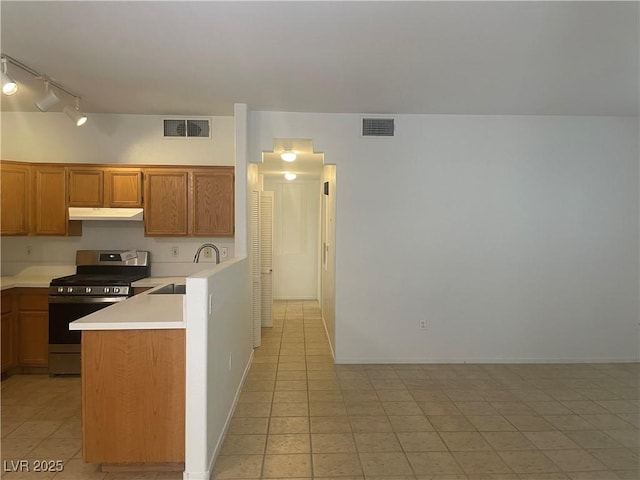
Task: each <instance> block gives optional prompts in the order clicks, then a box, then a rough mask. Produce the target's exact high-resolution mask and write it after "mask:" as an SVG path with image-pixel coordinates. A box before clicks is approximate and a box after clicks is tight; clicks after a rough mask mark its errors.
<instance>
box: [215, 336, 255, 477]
mask: <svg viewBox="0 0 640 480" xmlns="http://www.w3.org/2000/svg"><path fill="white" fill-rule="evenodd" d="M253 352H254V350H253V349H251V355H249V360H248V362H247V366H246V367H245V368H244V372H243V373H242V378H241V379H240V384H239V385H238V388H237V389H236V394H235V396H234V397H233V403H232V405H231V410H229V414H228V415H227V419H226V420H225V422H224V427H223V428H222V432H221V433H220V436H218V441H217V442H216V448H215V449H214V450H213V455H212V457H211V460H210V461H209V469H208V472H207V473H208V474H209V476H207V477H206V478H207V480H208V479H209V477H210V476H211V474H213V467H214V465H215V463H216V459H217V458H218V454H219V453H220V448H221V447H222V442H223V441H224V437H225V435H226V434H227V430H229V424H230V423H231V419H232V418H233V414H234V413H235V411H236V407H237V405H238V399H239V398H240V394H241V393H242V387H243V386H244V382H245V380H246V379H247V374H248V373H249V369H250V368H251V364H252V363H253Z"/></svg>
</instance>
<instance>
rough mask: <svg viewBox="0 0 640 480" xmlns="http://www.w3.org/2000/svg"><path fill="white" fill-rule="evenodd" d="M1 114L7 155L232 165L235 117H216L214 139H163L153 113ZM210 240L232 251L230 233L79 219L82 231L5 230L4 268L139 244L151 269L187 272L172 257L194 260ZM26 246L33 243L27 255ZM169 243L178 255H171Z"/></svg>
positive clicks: (36, 159) (31, 158)
mask: <svg viewBox="0 0 640 480" xmlns="http://www.w3.org/2000/svg"><path fill="white" fill-rule="evenodd" d="M1 118H2V125H1V132H2V159H4V160H17V161H25V162H60V163H114V164H150V165H167V164H174V165H175V164H177V165H180V164H185V165H235V148H234V142H235V135H234V128H235V126H234V117H213V118H212V138H211V139H164V138H162V132H163V130H162V127H163V124H162V119H163V118H164V117H162V116H156V115H113V114H91V115H90V116H89V121H88V122H87V123H86V124H85V125H84V126H82V127H76V126H74V125H73V123H72V122H70V121H69V119H68V117H67V116H66V115H65V114H63V113H50V112H47V113H40V112H39V113H24V112H3V113H2V115H1ZM240 208H242V206H240ZM209 241H212V242H213V243H215V244H216V245H218V246H219V247H226V248H227V249H228V258H232V257H233V256H234V254H235V252H234V239H232V238H181V237H174V238H147V237H145V236H144V231H143V226H142V223H141V222H136V223H131V222H84V224H83V234H82V237H73V238H63V237H3V238H2V274H3V275H13V274H15V273H17V272H18V271H19V270H20V268H23V267H24V266H30V265H33V264H36V265H37V264H42V263H49V264H51V263H71V264H74V262H75V251H76V250H79V249H101V248H113V249H129V248H136V249H138V250H149V251H151V253H152V274H153V275H180V274H182V273H192V271H191V270H190V269H189V266H188V265H184V266H178V265H177V264H179V263H185V262H191V261H192V259H193V255H194V254H195V251H196V249H197V248H198V246H200V245H201V244H202V243H204V242H209ZM27 245H30V246H32V252H33V253H32V255H31V256H29V257H27V256H26V255H25V250H26V246H27ZM174 245H175V246H178V247H179V255H178V257H172V256H171V247H172V246H174ZM200 261H201V262H203V261H205V260H204V259H202V258H201V260H200ZM163 264H167V265H166V267H167V268H164V266H165V265H163ZM183 267H184V268H183ZM181 268H182V270H180V269H181Z"/></svg>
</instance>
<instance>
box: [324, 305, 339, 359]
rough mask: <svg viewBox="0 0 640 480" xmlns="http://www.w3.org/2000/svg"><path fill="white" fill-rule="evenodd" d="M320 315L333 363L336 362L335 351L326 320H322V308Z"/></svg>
mask: <svg viewBox="0 0 640 480" xmlns="http://www.w3.org/2000/svg"><path fill="white" fill-rule="evenodd" d="M320 315H321V316H322V326H323V327H324V334H325V335H326V336H327V343H328V344H329V350H331V357H332V358H333V363H336V353H335V352H334V350H333V345H332V344H331V337H330V336H329V329H327V322H325V321H324V312H323V311H322V310H320Z"/></svg>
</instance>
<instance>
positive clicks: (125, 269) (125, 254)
mask: <svg viewBox="0 0 640 480" xmlns="http://www.w3.org/2000/svg"><path fill="white" fill-rule="evenodd" d="M150 274H151V263H150V254H149V252H144V251H136V250H78V251H77V252H76V273H75V275H68V276H66V277H60V278H54V279H53V280H52V281H51V283H50V284H49V373H51V374H54V375H60V374H79V373H80V332H79V331H71V330H69V323H71V322H73V321H75V320H78V319H79V318H82V317H84V316H86V315H89V314H91V313H94V312H97V311H98V310H101V309H103V308H106V307H108V306H110V305H113V304H114V303H117V302H122V301H124V300H126V299H127V298H129V297H131V296H133V287H132V286H131V284H132V283H133V282H135V281H137V280H140V279H142V278H145V277H148V276H149V275H150Z"/></svg>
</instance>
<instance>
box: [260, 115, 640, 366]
mask: <svg viewBox="0 0 640 480" xmlns="http://www.w3.org/2000/svg"><path fill="white" fill-rule="evenodd" d="M360 118H361V116H360V115H347V114H343V115H331V114H303V113H283V112H253V113H252V114H251V117H250V125H251V131H252V132H255V135H254V136H253V137H252V139H251V146H250V159H251V161H256V162H257V161H259V158H260V152H261V151H263V150H267V149H268V148H269V147H270V145H271V144H272V142H273V139H274V138H313V142H314V146H315V148H317V150H318V151H322V152H324V155H325V162H326V163H335V164H336V165H337V172H338V175H339V182H338V183H337V198H338V201H337V225H336V236H337V238H336V360H337V361H338V362H429V361H553V360H558V361H582V360H594V361H600V360H630V359H635V360H637V359H638V356H639V353H638V348H639V347H638V290H639V288H638V287H639V285H638V264H639V262H638V247H639V244H638V218H639V209H638V191H639V189H638V155H639V147H638V119H637V118H635V117H622V118H617V117H562V116H555V117H544V116H531V117H526V116H524V117H522V116H446V115H398V116H396V118H397V123H396V125H397V130H396V136H395V137H394V138H362V137H360V135H359V127H360ZM422 319H426V320H427V324H428V328H427V329H426V330H419V328H418V324H419V321H420V320H422Z"/></svg>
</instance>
